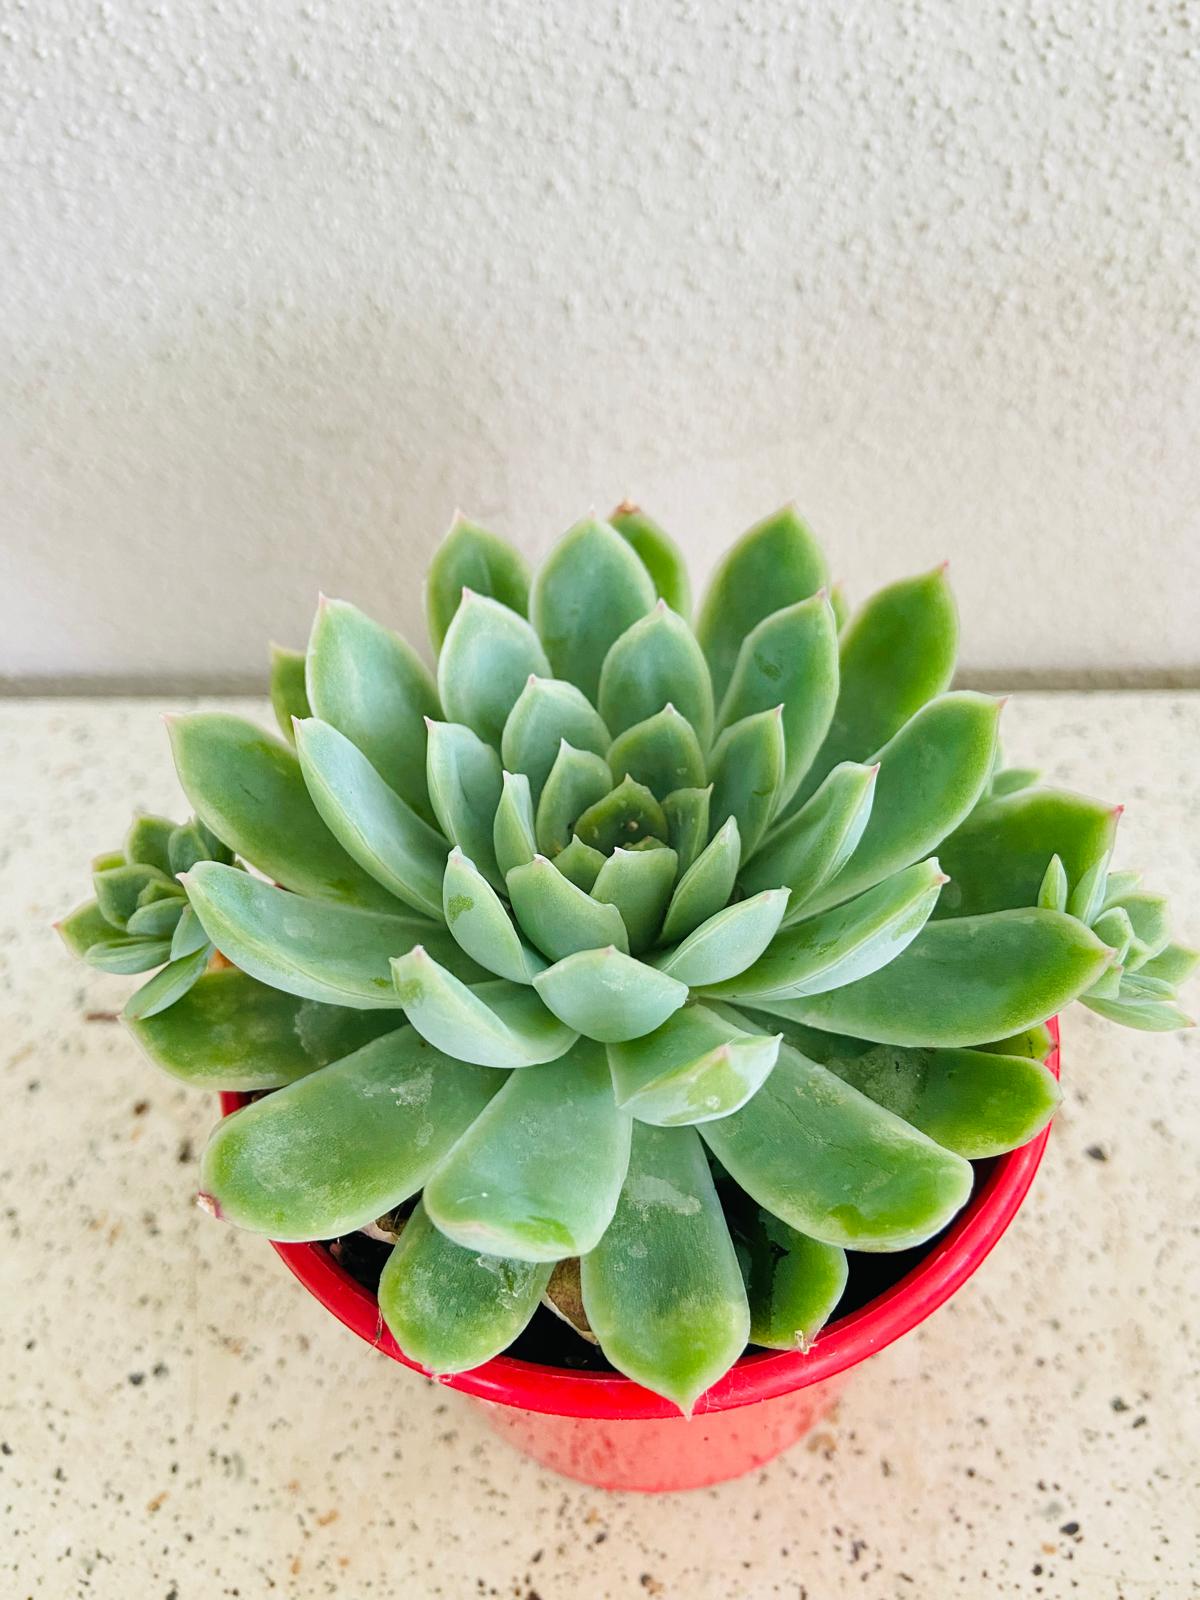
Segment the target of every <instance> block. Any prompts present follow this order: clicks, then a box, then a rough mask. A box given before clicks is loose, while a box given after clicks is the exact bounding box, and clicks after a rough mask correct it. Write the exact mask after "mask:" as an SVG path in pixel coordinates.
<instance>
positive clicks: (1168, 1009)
mask: <svg viewBox="0 0 1200 1600" xmlns="http://www.w3.org/2000/svg"><path fill="white" fill-rule="evenodd" d="M1083 1003H1084V1005H1085V1006H1086V1007H1087V1008H1088V1010H1089V1011H1094V1012H1095V1013H1096V1015H1097V1016H1099V1017H1106V1018H1107V1019H1108V1021H1109V1022H1119V1023H1120V1024H1121V1026H1122V1027H1125V1028H1137V1029H1138V1030H1139V1031H1140V1032H1143V1033H1173V1032H1174V1031H1175V1029H1177V1028H1194V1027H1195V1025H1196V1024H1195V1021H1194V1019H1193V1018H1192V1017H1189V1016H1188V1014H1187V1012H1186V1011H1182V1010H1180V1008H1179V1006H1177V1005H1176V1004H1175V1002H1174V1001H1173V1000H1158V999H1147V998H1144V997H1142V996H1136V997H1132V998H1129V999H1126V998H1125V997H1124V996H1123V995H1121V994H1120V993H1118V997H1117V998H1116V999H1115V1000H1102V999H1099V998H1098V997H1097V996H1096V995H1095V994H1086V995H1084V996H1083Z"/></svg>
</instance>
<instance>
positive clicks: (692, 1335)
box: [580, 1123, 750, 1415]
mask: <svg viewBox="0 0 1200 1600" xmlns="http://www.w3.org/2000/svg"><path fill="white" fill-rule="evenodd" d="M580 1273H581V1281H582V1288H583V1303H584V1307H585V1309H586V1311H587V1318H588V1322H589V1323H590V1325H591V1328H592V1331H593V1333H595V1335H596V1337H597V1338H598V1339H599V1341H600V1348H601V1349H602V1350H603V1351H604V1354H605V1355H606V1356H607V1357H608V1359H609V1360H610V1361H611V1362H612V1364H613V1366H614V1367H616V1368H617V1370H618V1371H619V1372H623V1373H624V1374H625V1375H626V1377H629V1378H632V1379H633V1380H634V1381H635V1382H636V1383H641V1384H644V1385H645V1386H646V1387H647V1388H648V1389H653V1390H654V1392H655V1393H656V1394H661V1395H665V1396H666V1398H667V1399H669V1400H672V1401H674V1403H675V1404H676V1405H677V1406H678V1407H679V1409H680V1410H681V1411H682V1412H683V1413H684V1414H685V1415H688V1414H690V1413H691V1410H692V1407H693V1406H694V1405H695V1403H696V1401H697V1400H698V1399H699V1397H700V1396H701V1395H702V1394H703V1393H704V1391H705V1390H706V1389H708V1388H711V1386H712V1385H713V1384H714V1383H715V1382H716V1381H717V1379H718V1378H720V1377H722V1376H723V1375H724V1374H725V1373H726V1372H727V1371H728V1370H729V1368H730V1367H731V1366H732V1365H733V1363H734V1362H735V1361H736V1360H737V1358H738V1356H740V1355H741V1353H742V1351H743V1350H744V1348H745V1345H746V1340H747V1338H748V1337H749V1333H750V1312H749V1307H748V1306H747V1304H746V1291H745V1288H744V1286H743V1284H742V1275H741V1271H740V1269H739V1267H738V1263H737V1256H736V1255H735V1253H734V1249H733V1242H732V1240H731V1239H730V1237H729V1229H728V1228H727V1227H726V1225H725V1217H724V1214H723V1213H722V1210H721V1202H720V1200H718V1198H717V1192H716V1189H715V1188H714V1187H713V1181H712V1176H711V1174H710V1173H709V1170H708V1162H707V1161H706V1160H705V1158H704V1150H703V1147H702V1146H701V1144H700V1141H699V1139H698V1138H697V1137H696V1134H695V1132H694V1131H693V1130H692V1129H690V1128H671V1129H667V1128H649V1127H646V1126H645V1125H644V1124H641V1123H639V1124H637V1125H636V1126H635V1128H634V1132H633V1148H632V1151H631V1153H630V1158H629V1171H628V1174H627V1176H626V1179H625V1184H624V1187H623V1188H622V1190H621V1197H620V1200H619V1202H618V1204H617V1208H616V1214H615V1216H614V1217H613V1219H612V1222H611V1223H610V1225H609V1227H608V1230H607V1231H606V1233H605V1234H604V1237H603V1238H602V1239H601V1240H600V1241H599V1243H598V1244H597V1246H596V1248H595V1249H594V1250H593V1251H591V1253H590V1254H588V1255H585V1256H584V1258H583V1260H582V1262H581V1265H580Z"/></svg>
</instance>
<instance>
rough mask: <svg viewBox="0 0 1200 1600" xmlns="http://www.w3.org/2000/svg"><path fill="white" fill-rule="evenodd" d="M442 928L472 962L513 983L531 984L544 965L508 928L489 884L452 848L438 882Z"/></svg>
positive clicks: (508, 920) (509, 921)
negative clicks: (444, 919)
mask: <svg viewBox="0 0 1200 1600" xmlns="http://www.w3.org/2000/svg"><path fill="white" fill-rule="evenodd" d="M442 910H443V912H444V914H445V918H446V926H447V927H448V928H449V929H450V932H451V933H452V934H453V936H454V938H455V939H456V940H457V942H458V943H459V944H460V945H461V946H462V947H463V949H464V950H465V951H466V952H467V954H468V955H469V956H470V957H471V959H472V960H473V961H477V962H478V963H479V965H480V966H481V967H485V968H486V969H487V970H488V971H489V972H494V973H496V974H497V976H499V977H501V978H508V979H510V980H511V981H512V982H513V983H532V982H533V978H534V975H535V974H536V973H538V972H540V971H541V970H542V968H543V967H544V966H545V965H546V963H545V961H543V959H542V957H541V956H539V955H538V953H537V951H536V950H531V949H530V948H529V946H528V945H527V944H526V943H525V942H524V940H523V939H522V938H521V936H520V935H519V934H518V932H517V930H516V929H515V928H514V927H513V925H512V918H511V917H510V916H509V914H508V911H507V910H506V909H505V906H504V902H503V901H502V900H501V898H500V896H499V895H498V894H497V893H496V891H495V890H494V889H493V888H492V886H491V884H490V883H489V882H488V881H487V879H486V878H485V877H484V876H483V874H482V873H481V872H480V871H479V869H478V868H477V867H476V865H475V863H474V862H473V861H469V860H468V859H467V857H466V856H464V855H463V853H462V851H461V850H459V849H457V848H455V849H454V850H452V851H451V852H450V858H449V860H448V861H447V862H446V872H445V876H444V878H443V880H442Z"/></svg>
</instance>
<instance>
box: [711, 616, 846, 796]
mask: <svg viewBox="0 0 1200 1600" xmlns="http://www.w3.org/2000/svg"><path fill="white" fill-rule="evenodd" d="M837 697H838V642H837V623H836V622H835V620H834V615H833V608H832V607H831V606H830V604H829V601H828V600H827V598H826V597H825V595H824V594H816V595H814V596H813V597H812V599H811V600H802V601H800V602H799V604H797V605H794V606H786V607H784V609H783V610H781V611H775V612H773V613H772V614H771V615H770V616H768V617H764V618H763V620H762V621H761V622H760V623H759V624H758V626H757V627H756V628H755V629H754V630H753V631H752V632H751V633H750V634H749V635H748V636H747V638H746V639H745V640H744V641H743V643H742V647H741V650H740V651H739V652H738V658H737V665H736V666H735V668H734V672H733V678H732V680H731V682H730V685H729V689H728V692H727V693H726V695H725V699H724V700H723V702H722V704H721V714H720V716H719V718H718V721H717V726H718V727H719V728H728V727H730V726H732V724H733V723H735V722H740V721H741V720H742V719H743V718H744V717H749V716H753V715H754V713H755V712H757V711H770V710H771V709H772V708H773V707H775V706H777V705H779V704H780V703H781V702H782V705H783V738H784V767H783V783H782V784H781V786H780V792H779V801H780V804H782V803H783V802H785V801H786V800H788V799H789V798H790V796H791V795H792V794H793V793H794V792H795V790H796V788H797V786H798V784H799V783H800V780H801V779H802V778H803V777H804V774H805V773H806V772H807V771H808V769H809V767H810V766H811V765H812V761H813V757H814V756H815V755H816V753H817V751H818V750H819V749H820V748H821V745H822V743H823V742H824V739H825V735H826V733H827V732H828V731H829V724H830V722H831V720H832V718H833V711H834V707H835V706H836V704H837Z"/></svg>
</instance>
